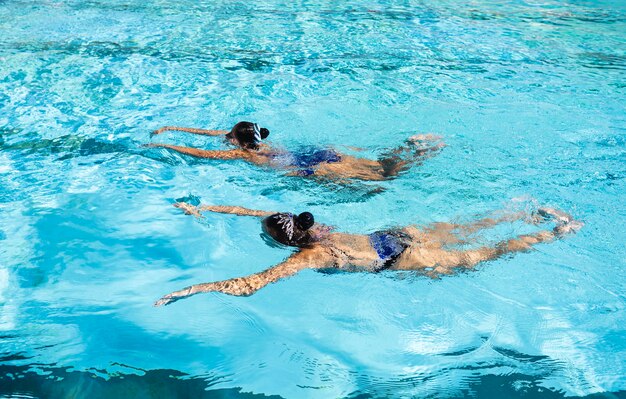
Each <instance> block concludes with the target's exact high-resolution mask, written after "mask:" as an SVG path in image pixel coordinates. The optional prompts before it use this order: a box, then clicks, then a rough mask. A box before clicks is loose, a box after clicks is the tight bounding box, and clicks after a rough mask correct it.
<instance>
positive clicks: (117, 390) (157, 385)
mask: <svg viewBox="0 0 626 399" xmlns="http://www.w3.org/2000/svg"><path fill="white" fill-rule="evenodd" d="M38 368H39V367H38ZM40 370H41V372H40V373H35V372H34V371H29V368H28V367H25V366H9V365H3V366H0V395H1V396H3V397H4V396H8V395H10V397H19V398H75V399H80V398H89V399H99V398H102V399H109V398H194V399H195V398H212V399H215V398H233V399H234V398H237V399H253V398H279V397H278V396H266V395H261V394H252V393H242V392H241V388H229V389H207V388H209V387H210V386H211V385H214V384H215V383H216V382H217V381H216V380H214V379H211V378H198V377H190V376H189V375H187V374H185V373H181V372H180V371H176V370H167V369H164V370H148V371H142V370H138V371H139V372H140V373H141V375H138V374H117V375H108V376H107V378H104V377H102V376H101V375H99V374H96V373H92V372H87V371H72V370H70V368H67V367H44V368H40Z"/></svg>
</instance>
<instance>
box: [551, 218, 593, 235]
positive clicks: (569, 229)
mask: <svg viewBox="0 0 626 399" xmlns="http://www.w3.org/2000/svg"><path fill="white" fill-rule="evenodd" d="M584 225H585V224H584V223H583V222H579V221H578V220H571V221H569V222H567V223H565V224H561V225H558V226H556V227H555V228H554V234H556V235H557V236H562V235H565V234H569V233H576V232H577V231H578V230H580V229H581V228H582V227H583V226H584Z"/></svg>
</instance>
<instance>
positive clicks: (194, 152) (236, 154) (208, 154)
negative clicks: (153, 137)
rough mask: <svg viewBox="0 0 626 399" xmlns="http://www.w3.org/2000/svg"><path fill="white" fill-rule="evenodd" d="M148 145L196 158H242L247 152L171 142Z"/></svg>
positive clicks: (148, 145)
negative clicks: (193, 146)
mask: <svg viewBox="0 0 626 399" xmlns="http://www.w3.org/2000/svg"><path fill="white" fill-rule="evenodd" d="M146 147H152V148H168V149H170V150H174V151H176V152H180V153H181V154H185V155H191V156H192V157H196V158H210V159H240V158H244V157H245V152H244V151H243V150H241V149H236V150H228V151H218V150H210V151H209V150H199V149H197V148H192V147H181V146H178V145H171V144H146Z"/></svg>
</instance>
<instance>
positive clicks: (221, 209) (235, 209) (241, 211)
mask: <svg viewBox="0 0 626 399" xmlns="http://www.w3.org/2000/svg"><path fill="white" fill-rule="evenodd" d="M198 209H199V210H201V211H211V212H217V213H230V214H233V215H239V216H260V217H265V216H271V215H273V214H275V213H277V212H270V211H258V210H255V209H248V208H244V207H243V206H228V205H202V206H201V207H199V208H198Z"/></svg>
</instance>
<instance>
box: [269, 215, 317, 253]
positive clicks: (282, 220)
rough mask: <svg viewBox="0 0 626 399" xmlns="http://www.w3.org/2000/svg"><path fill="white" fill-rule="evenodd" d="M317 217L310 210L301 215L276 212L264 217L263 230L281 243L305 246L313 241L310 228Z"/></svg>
mask: <svg viewBox="0 0 626 399" xmlns="http://www.w3.org/2000/svg"><path fill="white" fill-rule="evenodd" d="M314 223H315V219H314V218H313V215H312V214H311V213H310V212H302V213H301V214H299V215H297V216H296V215H294V214H293V213H275V214H273V215H271V216H268V217H266V218H265V219H263V231H265V233H267V234H268V235H269V236H270V237H272V238H273V239H274V240H276V241H278V242H279V243H281V244H284V245H289V246H292V247H305V246H307V245H309V244H311V243H312V242H313V236H312V235H311V231H310V230H309V229H310V228H311V227H312V226H313V224H314Z"/></svg>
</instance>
